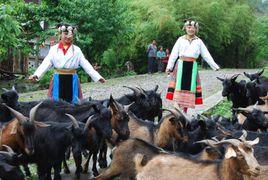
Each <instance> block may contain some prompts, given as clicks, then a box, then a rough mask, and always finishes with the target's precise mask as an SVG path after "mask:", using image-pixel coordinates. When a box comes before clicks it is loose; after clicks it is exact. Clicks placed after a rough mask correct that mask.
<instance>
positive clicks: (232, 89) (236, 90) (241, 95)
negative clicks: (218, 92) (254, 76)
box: [217, 74, 250, 108]
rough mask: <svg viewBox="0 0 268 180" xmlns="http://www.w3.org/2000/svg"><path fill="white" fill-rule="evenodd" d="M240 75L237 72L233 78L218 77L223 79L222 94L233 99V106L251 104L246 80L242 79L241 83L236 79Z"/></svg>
mask: <svg viewBox="0 0 268 180" xmlns="http://www.w3.org/2000/svg"><path fill="white" fill-rule="evenodd" d="M238 76H239V74H235V75H233V76H232V77H231V78H225V79H223V78H220V77H217V79H219V80H220V81H222V86H223V90H222V96H223V97H227V99H228V100H231V101H232V103H233V105H232V107H233V108H238V107H247V106H248V105H250V104H249V102H248V98H247V97H246V87H245V86H246V81H244V80H241V81H240V82H239V83H238V82H236V81H235V80H236V79H237V77H238Z"/></svg>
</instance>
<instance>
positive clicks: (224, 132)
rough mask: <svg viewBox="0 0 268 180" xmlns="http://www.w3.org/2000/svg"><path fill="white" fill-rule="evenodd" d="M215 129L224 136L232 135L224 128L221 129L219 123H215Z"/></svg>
mask: <svg viewBox="0 0 268 180" xmlns="http://www.w3.org/2000/svg"><path fill="white" fill-rule="evenodd" d="M217 129H218V130H219V131H221V132H222V134H224V135H225V136H231V135H232V133H231V132H229V131H227V130H226V129H225V128H224V127H222V126H221V125H220V124H219V123H217Z"/></svg>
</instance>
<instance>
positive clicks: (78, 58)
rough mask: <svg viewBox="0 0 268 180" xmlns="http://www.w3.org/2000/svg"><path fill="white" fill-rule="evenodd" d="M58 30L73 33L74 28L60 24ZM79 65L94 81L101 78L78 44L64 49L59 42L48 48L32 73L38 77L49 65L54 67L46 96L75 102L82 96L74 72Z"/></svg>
mask: <svg viewBox="0 0 268 180" xmlns="http://www.w3.org/2000/svg"><path fill="white" fill-rule="evenodd" d="M59 30H60V31H61V32H64V31H65V30H67V31H68V34H69V33H73V31H74V30H75V28H74V27H72V26H67V27H66V26H65V25H62V26H60V27H59ZM70 31H71V32H70ZM71 35H72V34H71ZM80 66H81V67H82V68H83V69H84V70H85V71H86V73H87V74H88V75H89V76H90V77H91V78H92V79H93V81H95V82H96V81H98V80H99V79H101V78H102V76H101V75H100V74H99V73H98V72H97V71H95V70H94V68H93V67H92V65H91V64H90V63H89V62H88V60H86V58H85V57H84V55H83V53H82V51H81V49H80V48H79V47H78V46H75V45H73V44H70V45H69V46H68V47H67V48H66V49H64V47H63V44H62V43H61V42H60V43H58V44H56V45H54V46H52V47H51V48H50V50H49V53H48V55H47V56H46V57H45V59H44V60H43V62H42V64H41V65H40V66H39V67H38V68H37V70H36V71H35V73H34V75H36V76H37V77H38V79H40V78H41V77H42V76H43V75H44V74H45V72H47V71H48V70H49V69H50V68H51V67H54V68H55V69H56V70H55V73H54V75H53V78H52V80H51V82H50V87H49V92H48V96H49V97H51V98H53V99H54V100H59V99H63V100H65V101H67V102H70V103H77V102H78V99H82V98H83V97H82V91H81V85H80V82H79V79H78V75H77V73H76V69H78V68H79V67H80Z"/></svg>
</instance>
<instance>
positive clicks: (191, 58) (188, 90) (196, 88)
mask: <svg viewBox="0 0 268 180" xmlns="http://www.w3.org/2000/svg"><path fill="white" fill-rule="evenodd" d="M187 25H193V26H198V24H197V23H196V22H194V21H186V23H185V26H187ZM197 28H198V27H197ZM200 54H201V56H202V58H203V59H204V60H205V61H206V62H207V63H208V64H209V65H210V67H211V68H212V69H213V70H217V69H219V66H218V65H217V64H216V63H215V62H214V60H213V58H212V57H211V55H210V53H209V51H208V50H207V48H206V46H205V44H204V43H203V41H202V40H201V39H200V38H198V37H197V36H195V37H194V38H193V39H191V40H189V39H187V36H186V35H184V36H181V37H179V39H178V40H177V42H176V43H175V45H174V47H173V49H172V52H171V54H170V57H169V61H168V65H167V69H168V70H170V71H171V72H172V73H171V74H170V77H171V79H170V82H169V87H168V92H167V94H166V99H169V100H174V101H175V102H176V103H177V104H178V105H179V106H180V107H183V108H195V104H203V100H202V89H201V83H200V78H199V75H198V70H197V62H196V59H197V58H198V57H199V55H200ZM178 57H179V59H178Z"/></svg>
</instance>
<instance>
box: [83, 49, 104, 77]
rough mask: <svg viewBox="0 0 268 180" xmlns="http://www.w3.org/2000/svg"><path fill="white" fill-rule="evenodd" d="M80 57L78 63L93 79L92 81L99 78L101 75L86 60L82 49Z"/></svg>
mask: <svg viewBox="0 0 268 180" xmlns="http://www.w3.org/2000/svg"><path fill="white" fill-rule="evenodd" d="M80 53H81V58H80V65H81V67H82V68H83V69H84V70H85V71H86V73H87V74H88V75H89V76H90V77H91V78H92V79H93V81H94V82H96V81H98V80H100V79H101V78H102V76H101V75H100V74H99V73H98V72H97V71H96V70H95V69H94V68H93V67H92V65H91V64H90V63H89V62H88V60H86V58H85V57H84V55H83V53H82V51H81V52H80Z"/></svg>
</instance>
